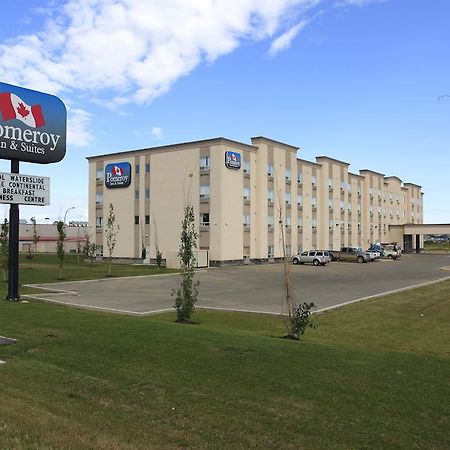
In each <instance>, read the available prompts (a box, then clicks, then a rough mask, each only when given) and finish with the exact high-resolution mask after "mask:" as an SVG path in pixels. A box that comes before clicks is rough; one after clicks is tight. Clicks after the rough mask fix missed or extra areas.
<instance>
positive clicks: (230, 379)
mask: <svg viewBox="0 0 450 450" xmlns="http://www.w3.org/2000/svg"><path fill="white" fill-rule="evenodd" d="M422 314H423V316H422ZM194 318H195V319H196V321H197V322H198V324H196V325H182V324H178V323H174V319H175V313H173V314H162V315H157V316H149V317H144V318H142V317H141V318H136V317H128V316H120V315H112V314H104V313H97V312H91V311H83V310H77V309H70V308H66V307H62V306H54V305H48V304H43V303H38V302H30V303H28V304H23V303H8V302H0V335H4V336H5V335H6V336H10V337H15V338H18V339H19V341H18V343H17V344H15V345H13V346H0V359H3V360H5V361H6V364H4V365H0V380H1V383H0V448H1V449H30V448H31V449H62V448H64V449H66V448H70V449H136V448H142V449H148V448H164V449H166V448H167V449H174V448H221V449H222V448H223V449H228V448H263V449H268V448H283V449H284V448H293V449H364V448H367V449H368V448H370V449H397V448H398V449H400V448H401V449H448V448H450V383H449V380H450V327H449V323H450V282H449V281H446V282H442V283H439V284H435V285H432V286H429V287H424V288H419V289H416V290H413V291H407V292H403V293H400V294H395V295H390V296H386V297H382V298H377V299H372V300H370V301H366V302H363V303H358V304H353V305H349V306H347V307H344V308H340V309H338V310H333V311H330V312H327V313H324V314H321V315H318V316H316V318H315V320H316V322H317V325H318V328H317V329H316V330H312V329H309V330H308V331H307V335H306V336H305V339H304V341H303V342H300V343H299V342H293V341H288V340H284V339H281V338H280V336H282V335H284V334H285V330H284V328H283V323H282V321H281V319H280V317H276V316H269V315H255V314H241V313H225V312H213V311H206V310H197V311H196V312H195V315H194Z"/></svg>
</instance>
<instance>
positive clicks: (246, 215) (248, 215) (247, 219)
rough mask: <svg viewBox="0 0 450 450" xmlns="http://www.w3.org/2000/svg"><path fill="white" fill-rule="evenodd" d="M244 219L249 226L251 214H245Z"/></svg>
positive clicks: (244, 222)
mask: <svg viewBox="0 0 450 450" xmlns="http://www.w3.org/2000/svg"><path fill="white" fill-rule="evenodd" d="M242 220H243V224H244V225H245V226H246V227H249V226H250V214H244V215H243V216H242Z"/></svg>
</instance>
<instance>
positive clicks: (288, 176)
mask: <svg viewBox="0 0 450 450" xmlns="http://www.w3.org/2000/svg"><path fill="white" fill-rule="evenodd" d="M284 174H285V176H286V180H287V181H291V169H286V170H285V172H284Z"/></svg>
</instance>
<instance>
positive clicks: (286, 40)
mask: <svg viewBox="0 0 450 450" xmlns="http://www.w3.org/2000/svg"><path fill="white" fill-rule="evenodd" d="M308 23H309V21H308V20H302V21H301V22H299V23H298V24H297V25H294V26H293V27H292V28H290V29H289V30H287V31H286V32H285V33H283V34H282V35H280V36H278V37H277V38H276V39H275V40H274V41H273V42H272V45H271V46H270V49H269V52H268V53H269V55H270V56H275V55H276V54H277V53H280V52H282V51H283V50H286V49H288V48H289V47H290V46H291V43H292V41H293V40H294V38H295V37H296V36H297V35H298V33H300V31H301V30H303V28H305V26H306V25H307V24H308Z"/></svg>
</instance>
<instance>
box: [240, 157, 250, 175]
mask: <svg viewBox="0 0 450 450" xmlns="http://www.w3.org/2000/svg"><path fill="white" fill-rule="evenodd" d="M242 170H243V171H244V173H250V161H249V160H247V159H244V160H243V161H242Z"/></svg>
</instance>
